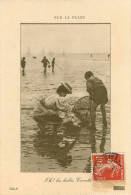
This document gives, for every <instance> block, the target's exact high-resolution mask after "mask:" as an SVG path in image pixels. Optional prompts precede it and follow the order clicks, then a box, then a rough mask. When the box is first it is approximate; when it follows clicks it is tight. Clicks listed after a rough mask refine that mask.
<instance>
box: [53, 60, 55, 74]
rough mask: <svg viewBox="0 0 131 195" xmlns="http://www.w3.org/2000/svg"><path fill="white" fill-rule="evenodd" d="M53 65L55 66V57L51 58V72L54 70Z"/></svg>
mask: <svg viewBox="0 0 131 195" xmlns="http://www.w3.org/2000/svg"><path fill="white" fill-rule="evenodd" d="M54 66H55V58H53V60H52V72H54Z"/></svg>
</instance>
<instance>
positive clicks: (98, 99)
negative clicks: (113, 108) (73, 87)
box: [85, 71, 108, 127]
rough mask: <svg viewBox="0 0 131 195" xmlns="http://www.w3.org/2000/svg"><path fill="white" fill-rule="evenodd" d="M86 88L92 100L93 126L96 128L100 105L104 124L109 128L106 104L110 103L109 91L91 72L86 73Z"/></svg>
mask: <svg viewBox="0 0 131 195" xmlns="http://www.w3.org/2000/svg"><path fill="white" fill-rule="evenodd" d="M85 79H86V88H87V92H88V93H89V95H90V100H91V126H92V127H95V119H96V108H97V107H98V105H100V108H101V112H102V116H103V124H104V126H107V121H106V111H105V104H106V103H107V102H108V98H107V90H106V87H105V85H104V84H103V82H102V81H101V80H100V79H99V78H97V77H94V74H93V73H92V72H91V71H88V72H86V73H85Z"/></svg>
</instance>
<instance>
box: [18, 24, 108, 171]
mask: <svg viewBox="0 0 131 195" xmlns="http://www.w3.org/2000/svg"><path fill="white" fill-rule="evenodd" d="M110 97H111V24H109V23H80V24H79V23H59V24H57V23H34V24H33V23H21V25H20V107H21V118H20V123H21V172H46V173H48V172H55V173H64V172H65V173H69V172H70V173H91V155H92V154H94V153H108V152H110V151H111V129H110V125H111V115H110V112H111V98H110Z"/></svg>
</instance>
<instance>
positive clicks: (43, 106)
mask: <svg viewBox="0 0 131 195" xmlns="http://www.w3.org/2000/svg"><path fill="white" fill-rule="evenodd" d="M67 94H72V88H71V87H70V85H68V84H67V83H64V84H61V85H60V86H59V87H58V89H57V90H56V92H55V93H54V94H52V95H50V96H48V97H46V98H42V99H40V100H39V102H38V103H37V105H36V107H35V108H34V111H33V117H34V119H35V121H37V122H43V123H44V122H45V123H48V122H56V123H60V122H62V119H61V118H60V117H59V112H61V111H62V112H66V111H67V110H68V109H69V105H68V104H66V103H63V101H61V99H63V97H65V96H66V95H67Z"/></svg>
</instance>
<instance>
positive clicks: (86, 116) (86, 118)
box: [72, 96, 90, 122]
mask: <svg viewBox="0 0 131 195" xmlns="http://www.w3.org/2000/svg"><path fill="white" fill-rule="evenodd" d="M72 111H73V113H74V114H75V116H76V117H77V118H79V119H80V120H81V121H82V122H90V99H89V96H84V97H82V98H80V99H79V100H78V101H77V102H76V103H75V105H74V107H73V110H72Z"/></svg>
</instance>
